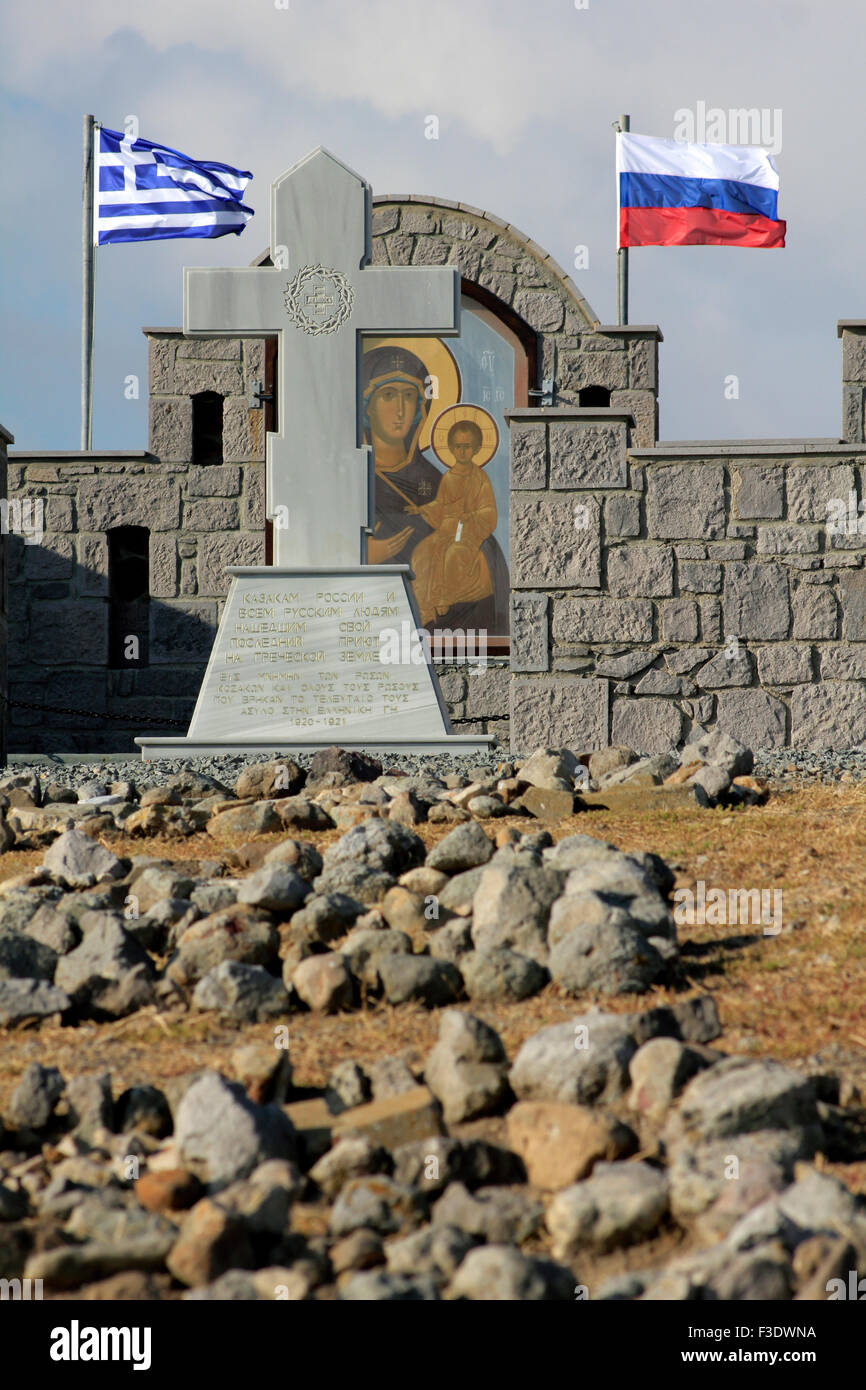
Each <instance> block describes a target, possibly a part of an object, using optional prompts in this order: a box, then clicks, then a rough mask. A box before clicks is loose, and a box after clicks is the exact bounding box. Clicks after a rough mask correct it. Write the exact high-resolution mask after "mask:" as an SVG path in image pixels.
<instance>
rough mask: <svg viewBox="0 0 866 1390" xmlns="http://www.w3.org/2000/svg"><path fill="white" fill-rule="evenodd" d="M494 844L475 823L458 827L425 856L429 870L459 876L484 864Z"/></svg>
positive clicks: (468, 822)
mask: <svg viewBox="0 0 866 1390" xmlns="http://www.w3.org/2000/svg"><path fill="white" fill-rule="evenodd" d="M493 850H494V844H493V841H492V840H491V839H489V837H488V836H487V835H486V834H485V832H484V830H483V829H482V828H481V826H480V825H479V824H478V822H477V821H467V822H466V824H465V825H458V826H455V828H454V829H453V830H451V831H449V833H448V834H447V835H446V836H445V837H444V839H442V840H440V841H439V843H438V844H437V845H434V846H433V848H432V849H431V850H430V852H429V853H428V855H427V859H426V863H427V864H428V866H429V867H430V868H431V869H441V870H442V871H443V872H444V873H446V874H459V873H463V872H464V871H466V870H467V869H474V868H477V867H478V865H480V864H486V863H487V861H488V859H489V858H490V856H491V855H492V854H493Z"/></svg>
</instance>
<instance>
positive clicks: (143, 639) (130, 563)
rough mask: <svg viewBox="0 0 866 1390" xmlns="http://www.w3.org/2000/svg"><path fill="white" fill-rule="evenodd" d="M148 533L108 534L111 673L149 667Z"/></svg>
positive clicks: (129, 529)
mask: <svg viewBox="0 0 866 1390" xmlns="http://www.w3.org/2000/svg"><path fill="white" fill-rule="evenodd" d="M149 548H150V534H149V532H148V530H147V527H146V526H118V527H116V528H115V529H114V530H113V531H109V533H108V664H109V667H110V668H111V670H112V671H129V670H136V669H137V668H139V667H142V666H147V665H148V657H149V637H150V560H149Z"/></svg>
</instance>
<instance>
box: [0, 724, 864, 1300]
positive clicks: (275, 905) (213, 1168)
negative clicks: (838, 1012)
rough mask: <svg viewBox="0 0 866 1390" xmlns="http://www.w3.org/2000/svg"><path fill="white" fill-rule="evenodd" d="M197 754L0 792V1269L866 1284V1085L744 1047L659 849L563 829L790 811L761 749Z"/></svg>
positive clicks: (670, 1285)
mask: <svg viewBox="0 0 866 1390" xmlns="http://www.w3.org/2000/svg"><path fill="white" fill-rule="evenodd" d="M200 761H201V760H199V762H200ZM207 761H208V767H207V768H205V767H202V766H199V764H198V762H197V763H196V765H195V766H189V767H184V768H183V769H181V770H180V771H178V770H177V768H176V766H172V767H169V766H168V765H167V766H166V767H165V768H160V767H159V766H158V765H153V764H148V765H145V766H142V764H140V763H139V764H134V765H133V764H130V766H129V768H126V767H118V765H117V764H114V765H112V766H111V781H110V782H109V781H108V780H107V776H108V772H107V771H106V780H105V781H100V780H99V778H98V777H97V776H95V775H94V767H93V765H76V766H75V767H74V768H68V767H67V768H62V769H45V768H39V769H32V770H21V771H18V772H15V773H13V774H11V775H9V776H7V777H6V778H5V779H4V780H3V781H2V782H0V804H2V803H5V805H2V816H0V845H2V849H3V852H4V853H3V857H2V858H0V875H2V876H3V877H2V882H0V1028H3V1029H4V1030H8V1031H7V1032H6V1034H5V1040H4V1055H5V1056H6V1057H7V1059H9V1060H8V1061H7V1067H6V1070H7V1076H6V1077H0V1114H2V1121H0V1277H6V1278H14V1277H23V1278H30V1279H40V1280H42V1281H43V1286H44V1291H45V1296H47V1297H66V1298H69V1297H72V1298H81V1297H84V1298H129V1299H150V1298H162V1299H166V1298H167V1299H171V1298H194V1299H201V1298H205V1299H238V1298H240V1299H273V1298H290V1299H307V1298H315V1299H333V1298H340V1299H349V1300H371V1299H377V1300H379V1299H388V1300H390V1299H422V1300H430V1299H439V1298H446V1299H481V1300H485V1299H563V1300H564V1299H569V1300H573V1299H574V1298H576V1297H577V1298H581V1297H588V1298H591V1299H603V1300H606V1299H635V1298H641V1299H684V1298H702V1299H718V1298H722V1299H743V1298H749V1299H753V1298H758V1299H778V1298H786V1299H788V1298H792V1297H796V1298H801V1299H824V1298H826V1297H827V1285H828V1281H830V1280H831V1279H834V1278H837V1277H841V1278H842V1279H843V1280H844V1279H846V1278H847V1273H848V1271H850V1270H854V1269H859V1270H861V1271H862V1270H864V1269H866V1202H864V1200H863V1198H862V1197H860V1196H859V1195H858V1193H857V1192H856V1191H855V1190H854V1188H856V1187H857V1186H858V1184H857V1183H856V1182H854V1181H848V1182H846V1181H843V1180H842V1177H843V1176H845V1175H847V1176H848V1177H849V1178H850V1177H851V1175H852V1174H854V1173H855V1172H856V1168H857V1164H858V1162H859V1161H861V1160H863V1159H866V1110H864V1109H863V1108H862V1107H861V1104H860V1101H861V1096H860V1090H859V1088H858V1085H857V1081H856V1079H855V1078H856V1068H855V1071H854V1073H853V1075H852V1072H851V1069H850V1067H847V1066H843V1065H842V1064H841V1062H840V1065H839V1066H838V1067H835V1068H834V1067H833V1066H832V1065H828V1064H827V1055H826V1053H825V1054H824V1055H822V1056H821V1057H818V1058H813V1059H811V1060H810V1059H803V1058H801V1059H798V1060H797V1061H792V1060H791V1059H788V1060H785V1061H780V1060H774V1059H773V1058H772V1057H768V1056H763V1057H755V1056H749V1055H742V1054H741V1053H739V1052H732V1051H730V1050H726V1049H725V1048H723V1047H722V1046H721V1045H720V1042H721V1040H722V1039H723V1038H724V1037H725V1036H726V1035H725V1033H724V1031H723V1030H724V1020H723V1019H720V1017H719V1013H718V1010H717V1007H716V1002H715V998H714V996H713V995H711V994H710V993H707V992H706V991H705V990H703V989H701V987H700V985H699V984H696V981H695V976H696V974H698V971H697V969H696V962H695V960H694V959H693V958H691V957H688V958H686V957H684V956H683V954H682V952H681V945H682V941H681V937H682V933H681V931H679V930H678V926H677V922H676V920H675V917H674V914H673V911H672V907H673V903H672V897H671V895H672V890H673V888H674V884H675V873H674V869H673V867H672V865H671V864H670V862H666V861H665V860H664V859H662V858H661V857H660V856H659V855H657V854H655V853H653V852H651V851H649V850H633V851H631V852H628V853H626V852H623V851H622V850H619V849H616V848H615V847H614V846H613V845H612V844H610V843H608V842H607V841H606V840H605V839H603V838H601V837H600V836H599V835H597V834H592V833H574V834H572V833H568V831H569V830H570V829H571V827H572V826H573V825H574V824H575V823H577V824H580V825H582V824H583V821H584V820H586V822H587V830H588V831H590V832H591V831H592V829H593V817H592V815H591V814H590V813H591V811H592V810H593V808H595V807H598V806H599V804H600V803H602V802H605V801H606V802H612V801H614V800H616V798H617V797H624V796H631V797H632V798H637V799H639V800H640V799H643V800H644V801H649V800H651V799H652V798H656V800H655V801H654V803H653V804H654V806H657V807H658V810H659V812H660V813H661V816H662V817H664V815H665V814H667V812H666V808H667V807H674V808H682V807H684V806H688V807H692V808H694V810H695V813H699V812H701V811H705V812H706V814H707V815H708V816H709V818H710V822H712V821H714V819H715V817H716V816H718V815H722V816H723V817H726V816H727V815H728V814H729V813H733V812H737V811H738V809H739V811H740V813H743V814H744V813H745V812H744V811H743V808H750V807H751V808H753V809H752V811H751V812H750V814H755V815H761V814H764V813H763V812H762V811H761V810H759V809H758V808H759V807H760V805H761V803H762V802H763V801H764V800H765V798H766V790H765V788H764V786H763V784H762V781H761V779H760V778H756V777H755V776H754V775H753V759H752V755H751V754H750V753H749V751H748V750H746V749H744V748H742V747H741V746H740V745H739V744H737V743H736V742H735V741H734V740H733V739H730V738H727V737H725V736H719V735H713V736H706V737H705V738H703V739H702V740H700V741H699V742H697V743H696V744H694V745H692V746H691V747H689V748H686V749H684V750H683V751H682V753H680V754H671V755H663V756H659V757H655V758H645V759H638V758H637V757H636V755H635V754H633V753H632V752H631V751H630V750H626V749H605V750H603V751H601V752H598V753H595V754H591V755H586V756H582V757H577V756H575V755H574V754H572V753H569V752H568V751H567V750H544V749H540V750H538V751H537V752H536V753H534V754H533V755H532V756H531V757H529V758H527V759H524V760H522V761H521V760H514V761H513V762H509V763H501V764H499V765H491V766H484V767H476V766H467V765H464V768H463V769H462V770H460V769H459V765H457V764H455V762H454V761H453V760H450V759H449V760H447V761H441V762H440V761H437V760H431V759H424V760H409V759H401V760H400V767H399V768H398V767H395V766H390V765H389V766H388V767H387V768H386V769H384V770H383V767H382V765H381V763H378V762H377V761H376V760H375V759H372V758H363V757H360V756H358V755H355V754H347V753H345V752H341V751H340V750H336V749H334V750H328V751H327V752H324V753H321V754H317V755H315V757H311V758H307V759H299V760H298V761H297V762H292V761H289V760H285V759H282V760H275V761H272V762H268V763H259V764H255V765H249V764H247V763H246V762H245V761H244V760H230V759H224V760H220V761H219V764H217V762H216V761H215V760H207ZM789 762H790V759H789ZM791 765H792V766H794V765H795V764H793V763H791ZM764 766H765V765H764V764H763V763H761V764H760V765H759V770H760V771H763V770H764ZM783 766H784V765H783ZM783 766H780V767H779V768H777V772H778V773H779V774H780V775H783ZM828 766H829V765H828ZM845 770H848V769H843V771H845ZM121 773H122V774H123V775H121ZM837 773H838V768H837ZM712 808H717V809H716V810H715V811H713V810H712ZM583 809H585V811H586V814H585V815H584V814H582V811H583ZM563 825H567V827H568V829H567V830H566V832H565V833H563V830H562V826H563ZM156 846H159V849H160V852H159V853H158V854H153V853H151V854H148V853H147V850H148V848H149V847H156ZM190 847H193V851H194V852H193V853H190ZM139 848H140V849H141V851H142V852H141V853H136V852H135V850H137V849H139ZM4 864H5V865H8V866H9V869H8V870H7V872H6V873H5V874H4V873H3V866H4ZM755 988H756V990H757V989H759V988H760V986H758V985H757V984H756V986H755ZM660 991H662V992H663V993H664V999H665V1002H658V1001H659V999H660ZM645 994H649V995H650V996H651V1002H650V1005H649V1006H648V1007H643V1006H641V1003H640V996H641V995H645ZM421 1020H426V1022H423V1023H422V1022H419V1021H421ZM356 1023H357V1024H358V1028H355V1029H354V1031H352V1029H353V1028H354V1025H355V1024H356ZM416 1024H417V1027H416ZM344 1025H345V1026H344ZM413 1027H414V1028H416V1031H415V1034H414V1037H415V1038H416V1040H421V1042H422V1046H421V1048H420V1050H419V1049H418V1048H416V1049H414V1050H413V1049H406V1048H403V1049H401V1048H400V1047H399V1045H398V1043H399V1040H400V1039H401V1038H402V1037H404V1036H408V1035H409V1033H410V1032H411V1030H412V1028H413ZM127 1028H132V1029H139V1028H140V1029H141V1031H140V1033H139V1035H138V1036H140V1038H141V1039H144V1040H145V1041H143V1042H142V1043H141V1045H139V1046H138V1047H137V1048H131V1049H130V1050H129V1052H128V1053H127V1055H125V1056H124V1060H123V1064H122V1065H121V1066H118V1067H115V1068H114V1074H113V1075H112V1073H111V1072H110V1071H109V1072H107V1071H106V1070H105V1067H104V1066H103V1065H101V1055H102V1054H101V1049H105V1050H106V1051H107V1050H108V1046H107V1044H108V1040H109V1039H110V1038H111V1037H112V1036H113V1037H117V1036H118V1035H119V1034H120V1033H121V1032H122V1030H125V1029H127ZM341 1028H343V1031H342V1032H341V1031H339V1030H340V1029H341ZM147 1029H149V1030H150V1033H148V1032H147V1031H146V1030H147ZM327 1029H330V1031H326V1030H327ZM358 1029H362V1030H363V1029H366V1030H367V1031H366V1033H365V1034H364V1036H365V1039H366V1042H367V1043H369V1042H370V1039H371V1038H372V1036H373V1035H374V1034H375V1035H376V1046H375V1047H372V1046H366V1045H365V1046H364V1047H363V1049H359V1048H358V1047H357V1041H358V1037H359V1032H358ZM160 1033H164V1034H165V1041H164V1044H163V1047H162V1053H161V1055H162V1057H163V1062H164V1057H165V1053H166V1051H170V1052H172V1053H173V1054H174V1055H176V1057H177V1058H178V1065H177V1067H176V1068H175V1069H172V1068H171V1067H166V1065H164V1064H163V1065H162V1066H161V1068H160V1070H159V1073H158V1079H159V1082H160V1084H159V1085H156V1084H154V1078H155V1072H154V1068H153V1065H152V1061H153V1058H154V1057H155V1056H156V1055H157V1044H156V1043H154V1044H153V1045H152V1046H149V1044H148V1043H147V1041H146V1039H147V1038H148V1037H149V1036H150V1035H151V1034H155V1035H156V1036H157V1037H159V1035H160ZM179 1038H183V1039H184V1044H183V1046H182V1047H180V1046H176V1042H175V1040H176V1039H179ZM311 1038H317V1039H318V1040H319V1049H320V1050H319V1056H318V1059H317V1065H316V1067H315V1068H312V1070H313V1071H315V1073H316V1076H317V1082H316V1084H314V1085H310V1084H309V1072H310V1070H311V1069H310V1068H309V1067H308V1065H307V1064H308V1057H309V1046H310V1039H311ZM21 1039H24V1040H25V1041H26V1042H27V1043H28V1047H25V1048H22V1047H21V1046H20V1040H21ZM191 1039H197V1041H196V1042H195V1043H193V1042H191ZM31 1044H32V1045H31ZM209 1048H210V1049H211V1051H210V1053H209ZM28 1050H29V1052H30V1054H33V1053H38V1057H39V1059H38V1060H31V1061H29V1062H24V1061H23V1060H22V1059H23V1058H24V1057H25V1054H26V1053H27V1052H28ZM746 1050H748V1049H746ZM841 1056H842V1054H841V1053H840V1057H841ZM193 1057H194V1059H195V1065H192V1066H190V1065H189V1062H190V1060H191V1059H192V1058H193ZM298 1058H303V1067H302V1069H299V1066H298ZM13 1059H14V1060H13ZM833 1170H835V1171H833Z"/></svg>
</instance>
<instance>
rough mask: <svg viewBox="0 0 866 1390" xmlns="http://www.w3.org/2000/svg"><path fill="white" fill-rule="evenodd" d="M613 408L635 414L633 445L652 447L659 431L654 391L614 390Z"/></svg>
mask: <svg viewBox="0 0 866 1390" xmlns="http://www.w3.org/2000/svg"><path fill="white" fill-rule="evenodd" d="M610 404H611V409H613V410H627V411H628V412H629V413H630V414H631V415H633V416H634V428H633V429H632V432H631V442H632V445H633V446H634V447H635V448H637V449H651V448H652V447H653V446H654V444H655V443H656V440H657V439H658V433H659V408H658V401H657V400H656V396H655V392H653V391H612V392H611V396H610Z"/></svg>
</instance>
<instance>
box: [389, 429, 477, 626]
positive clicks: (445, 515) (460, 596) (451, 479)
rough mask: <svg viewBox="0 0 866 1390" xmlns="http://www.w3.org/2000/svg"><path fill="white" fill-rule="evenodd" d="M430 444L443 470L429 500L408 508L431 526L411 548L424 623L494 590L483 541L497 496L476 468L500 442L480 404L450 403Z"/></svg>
mask: <svg viewBox="0 0 866 1390" xmlns="http://www.w3.org/2000/svg"><path fill="white" fill-rule="evenodd" d="M431 442H432V446H433V450H434V452H435V454H436V457H437V458H438V459H439V461H440V462H441V463H443V464H444V465H445V467H446V468H447V469H448V472H447V473H446V474H445V476H444V477H443V478H442V481H441V482H440V484H439V489H438V491H437V493H436V496H435V498H434V499H433V501H432V502H427V503H426V504H424V505H414V506H410V507H409V508H407V510H408V511H409V513H410V514H411V515H416V514H417V515H420V516H422V517H423V518H424V520H425V521H426V522H427V524H428V526H431V527H432V528H433V531H432V534H431V535H429V536H427V537H425V539H424V540H422V541H420V542H419V544H418V545H416V547H415V549H414V550H413V551H412V560H411V564H412V568H413V569H414V571H415V594H416V597H417V599H418V607H419V609H420V613H421V622H422V624H423V625H424V626H428V625H430V624H432V623H433V622H435V620H436V619H437V618H441V617H442V615H443V614H445V613H447V612H448V611H449V609H450V608H452V607H453V606H454V604H456V603H461V602H463V603H471V602H475V601H477V600H479V599H484V598H489V597H490V596H491V595H492V594H493V578H492V575H491V573H490V565H489V564H488V562H487V559H486V557H485V555H484V554H483V552H482V549H481V547H482V544H483V543H484V541H486V540H487V538H488V536H490V535H492V533H493V531H494V530H495V528H496V519H497V511H496V497H495V495H494V492H493V488H492V487H491V486H490V480H489V478H488V477H487V476H486V474H484V473H482V472H481V470H482V468H483V467H484V465H485V464H486V463H489V462H490V460H491V459H492V457H493V455H494V454H495V453H496V448H497V445H498V443H499V431H498V430H497V428H496V421H495V420H494V419H493V417H492V416H491V415H489V414H488V412H487V411H486V410H483V409H482V408H481V407H480V406H473V405H453V406H450V407H449V408H448V409H447V410H443V411H442V414H441V415H440V416H439V417H438V418H437V420H436V423H435V424H434V426H433V430H432V435H431Z"/></svg>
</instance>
